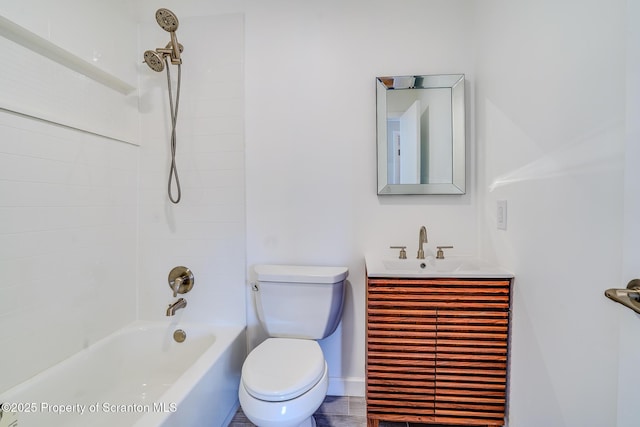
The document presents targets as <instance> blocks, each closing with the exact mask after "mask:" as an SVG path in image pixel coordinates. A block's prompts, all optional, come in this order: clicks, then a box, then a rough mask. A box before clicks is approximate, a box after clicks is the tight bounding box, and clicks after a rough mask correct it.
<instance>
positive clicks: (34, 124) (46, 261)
mask: <svg viewBox="0 0 640 427" xmlns="http://www.w3.org/2000/svg"><path fill="white" fill-rule="evenodd" d="M49 3H51V2H47V1H27V2H20V4H18V3H16V2H2V4H1V5H0V15H2V16H3V17H5V18H7V19H10V20H11V21H12V22H14V23H17V24H19V25H21V26H22V27H24V28H26V29H27V30H28V31H30V32H32V33H33V34H37V35H39V36H40V37H44V38H45V39H47V40H49V41H51V42H52V43H54V44H55V45H56V46H59V47H62V48H63V49H65V50H66V51H68V52H70V53H72V54H73V55H75V56H77V57H78V58H80V59H82V60H85V61H91V63H94V64H96V65H98V66H99V67H100V68H101V69H105V70H109V72H110V73H112V74H113V75H115V76H117V77H118V78H119V79H122V80H128V81H134V82H135V73H134V71H135V67H130V68H127V67H126V66H122V65H120V64H132V63H133V60H134V58H133V55H134V54H135V46H134V45H131V46H130V47H129V46H128V45H125V44H123V45H120V40H121V38H126V37H127V36H129V37H133V39H134V40H135V31H136V27H135V22H134V21H133V19H131V18H130V19H127V15H126V14H124V16H120V14H122V13H123V10H126V8H125V9H119V7H120V6H125V4H124V2H113V3H109V5H108V6H107V5H106V2H103V3H105V4H103V5H102V6H101V7H96V8H94V9H93V10H89V9H91V8H87V7H86V6H84V5H83V2H81V1H75V2H74V3H77V6H78V9H77V10H78V12H79V13H82V16H83V20H82V21H80V20H77V19H75V18H76V17H75V16H72V15H69V14H68V13H67V12H68V10H66V9H65V10H62V9H56V8H54V7H52V6H51V5H50V4H49ZM27 11H39V12H38V13H35V12H27ZM129 15H130V14H129ZM105 18H106V20H107V21H113V19H114V18H117V19H118V20H119V31H118V33H117V34H112V33H111V32H107V30H106V22H105V21H103V20H104V19H105ZM86 26H91V27H92V28H93V31H85V30H86ZM74 34H83V37H82V38H80V39H78V38H77V37H74V36H73V35H74ZM111 35H112V37H111ZM114 41H115V42H116V43H117V44H118V45H119V47H118V49H117V50H114V49H112V47H111V45H112V44H113V43H114ZM0 51H2V52H3V53H4V54H5V55H6V56H7V57H11V61H10V62H7V63H6V64H5V66H4V67H2V70H0V93H1V94H2V96H0V107H1V109H0V194H1V195H2V197H1V198H0V272H2V274H1V276H0V277H1V278H0V330H2V334H0V349H2V351H0V367H1V371H0V372H1V373H0V392H2V391H4V390H6V389H8V388H10V387H11V386H13V385H15V384H17V383H19V382H22V381H24V380H26V379H27V378H29V377H31V376H33V375H34V374H36V373H37V372H39V371H41V370H43V369H46V368H47V367H49V366H51V365H53V364H55V363H56V362H58V361H60V360H62V359H64V358H66V357H67V356H69V355H70V354H73V353H75V352H77V351H79V350H81V349H83V348H84V347H86V346H88V345H90V344H92V343H94V342H95V341H97V340H98V339H100V338H102V337H104V336H105V335H108V334H109V333H111V332H112V331H114V330H116V329H118V328H120V327H121V326H123V325H124V324H126V323H129V322H131V321H132V320H134V319H135V316H136V291H135V281H136V249H137V243H136V241H137V239H136V204H137V200H136V196H137V192H136V186H137V169H138V165H137V158H138V148H137V147H136V146H135V145H132V144H129V143H126V142H123V141H120V140H116V139H113V138H109V137H105V136H102V135H111V136H113V135H117V136H118V137H119V138H120V139H135V138H137V105H136V103H135V99H136V94H135V93H133V94H132V95H123V94H122V93H118V92H115V91H113V90H112V89H110V88H108V87H105V86H103V85H102V84H99V83H97V82H95V81H93V80H91V79H90V78H88V77H86V76H84V75H80V74H78V73H76V72H74V71H71V70H70V69H69V68H67V67H65V66H64V65H60V64H58V63H55V62H53V61H51V60H49V59H47V58H44V57H43V56H41V55H39V54H37V53H34V52H33V51H31V50H29V49H27V48H24V47H22V46H20V45H18V44H16V43H14V42H13V41H9V40H7V39H5V38H3V37H0ZM10 110H14V111H20V112H26V113H28V114H30V115H32V116H35V117H29V116H25V115H21V114H16V113H14V112H11V111H10ZM41 117H44V118H47V119H49V120H54V121H56V122H59V123H65V124H71V125H74V126H77V127H80V128H82V129H84V130H78V129H74V128H71V127H67V126H61V125H59V124H56V123H53V122H47V121H43V120H41V119H39V118H41ZM87 131H89V132H87ZM91 132H94V133H91Z"/></svg>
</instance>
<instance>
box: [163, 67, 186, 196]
mask: <svg viewBox="0 0 640 427" xmlns="http://www.w3.org/2000/svg"><path fill="white" fill-rule="evenodd" d="M164 60H165V64H166V67H165V68H166V69H167V88H168V90H169V108H170V109H171V168H170V170H169V182H168V183H167V194H168V195H169V200H171V202H172V203H178V202H179V201H180V198H181V197H182V189H181V188H180V178H178V167H177V166H176V145H177V138H176V124H177V122H178V105H179V103H180V78H181V74H182V70H181V66H180V64H178V85H177V86H178V87H177V89H176V104H175V109H174V105H173V91H172V89H171V73H170V72H169V60H168V59H167V58H166V57H165V59H164ZM174 180H175V182H176V185H175V186H176V190H177V195H176V197H174V196H173V185H172V184H173V181H174Z"/></svg>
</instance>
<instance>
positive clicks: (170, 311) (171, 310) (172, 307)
mask: <svg viewBox="0 0 640 427" xmlns="http://www.w3.org/2000/svg"><path fill="white" fill-rule="evenodd" d="M186 306H187V300H186V299H184V298H178V300H177V301H176V302H174V303H173V304H169V307H168V308H167V316H173V315H175V314H176V311H178V310H180V309H181V308H185V307H186Z"/></svg>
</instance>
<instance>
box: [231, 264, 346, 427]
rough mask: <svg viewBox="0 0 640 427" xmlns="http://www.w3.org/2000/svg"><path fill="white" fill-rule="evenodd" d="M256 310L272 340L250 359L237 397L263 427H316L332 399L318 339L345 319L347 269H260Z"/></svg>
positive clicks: (288, 266)
mask: <svg viewBox="0 0 640 427" xmlns="http://www.w3.org/2000/svg"><path fill="white" fill-rule="evenodd" d="M254 270H255V273H256V279H257V282H256V284H255V285H254V287H253V289H254V291H255V292H254V295H255V305H256V310H257V314H258V319H259V321H260V324H261V325H262V326H263V328H264V329H265V331H266V332H267V334H268V336H269V338H267V339H266V340H265V341H264V342H263V343H262V344H260V345H258V346H257V347H256V348H255V349H253V351H251V353H249V355H248V356H247V358H246V360H245V361H244V364H243V366H242V376H241V380H240V388H239V391H238V395H239V398H240V406H242V410H243V412H244V414H245V415H246V416H247V418H249V420H251V422H252V423H254V424H256V425H257V426H258V427H296V426H301V427H313V426H315V425H316V422H315V419H314V418H313V413H314V412H315V411H316V410H317V409H318V408H319V407H320V405H321V404H322V402H323V401H324V399H325V397H326V395H327V388H328V386H329V378H328V372H327V363H326V361H325V359H324V354H323V353H322V349H321V348H320V345H319V344H318V343H317V342H316V340H320V339H322V338H326V337H328V336H329V335H331V334H332V333H333V332H334V331H335V330H336V328H337V327H338V324H339V323H340V319H341V317H342V306H343V302H344V293H345V279H346V278H347V275H348V274H349V270H348V269H347V268H346V267H325V266H322V267H312V266H297V265H256V266H255V267H254Z"/></svg>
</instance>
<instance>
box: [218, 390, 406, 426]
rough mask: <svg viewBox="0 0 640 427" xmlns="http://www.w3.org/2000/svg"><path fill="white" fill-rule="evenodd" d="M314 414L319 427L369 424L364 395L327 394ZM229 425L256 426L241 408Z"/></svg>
mask: <svg viewBox="0 0 640 427" xmlns="http://www.w3.org/2000/svg"><path fill="white" fill-rule="evenodd" d="M314 416H315V418H316V424H317V426H318V427H363V426H366V425H367V418H366V410H365V404H364V397H353V396H327V398H326V399H325V400H324V403H323V404H322V406H320V408H318V410H317V411H316V413H315V414H314ZM403 424H404V423H403ZM229 427H255V425H254V424H253V423H252V422H251V421H249V420H248V419H247V417H246V416H245V415H244V413H243V412H242V408H240V409H238V412H237V413H236V415H235V417H233V419H232V420H231V423H230V424H229ZM381 427H382V426H381Z"/></svg>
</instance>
